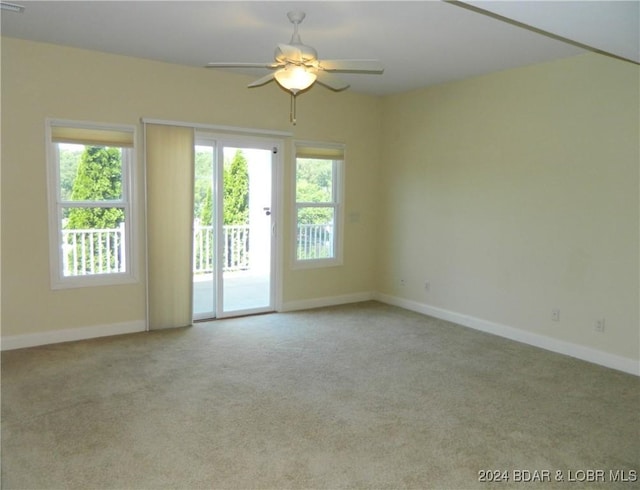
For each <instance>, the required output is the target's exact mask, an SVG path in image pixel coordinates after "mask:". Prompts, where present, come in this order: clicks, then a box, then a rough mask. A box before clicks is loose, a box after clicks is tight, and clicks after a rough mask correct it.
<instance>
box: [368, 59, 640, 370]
mask: <svg viewBox="0 0 640 490" xmlns="http://www.w3.org/2000/svg"><path fill="white" fill-rule="evenodd" d="M638 76H639V70H638V67H637V66H634V65H632V64H630V63H626V62H622V61H618V60H614V59H610V58H606V57H604V56H600V55H595V54H587V55H582V56H578V57H574V58H569V59H566V60H561V61H557V62H553V63H546V64H541V65H535V66H530V67H526V68H521V69H516V70H510V71H506V72H502V73H497V74H492V75H489V76H484V77H479V78H475V79H471V80H467V81H462V82H459V83H449V84H446V85H441V86H437V87H432V88H427V89H423V90H418V91H415V92H411V93H405V94H401V95H397V96H392V97H387V98H385V100H384V123H383V135H384V142H383V163H382V172H383V173H382V179H383V182H385V185H383V186H382V187H381V188H382V189H383V201H382V206H381V208H380V209H381V211H382V223H381V224H382V228H381V231H382V232H383V233H384V236H385V241H383V242H382V243H383V245H382V246H381V248H380V251H379V252H380V253H379V260H378V265H379V266H378V269H377V271H378V289H379V290H380V291H381V292H383V293H385V294H388V295H391V296H396V297H402V298H405V299H407V300H411V301H414V302H417V303H420V304H426V305H430V306H433V307H436V308H441V309H443V310H447V311H452V312H456V313H458V314H463V315H468V316H471V317H474V318H477V319H481V320H485V321H489V322H494V323H496V324H500V325H507V326H510V327H515V328H517V329H522V330H524V331H527V332H531V333H534V334H539V335H543V336H547V337H552V338H555V339H558V340H560V341H568V342H571V343H574V344H579V345H582V346H586V347H590V348H593V349H597V350H600V351H604V352H608V353H611V354H614V355H617V356H622V357H625V358H630V359H638V358H639V352H638V349H639V342H640V341H639V330H640V327H639V324H640V319H639V313H638V303H639V285H638V275H639V261H638V255H639V250H640V248H639V242H638V237H639V223H640V218H639V201H638V196H639V188H638V185H639V172H638V169H639V165H640V164H639V162H640V155H639V135H640V133H639V110H640V109H639V107H640V106H639V88H640V85H639V78H638ZM401 279H404V280H405V285H404V286H402V285H401V283H400V281H401ZM425 281H429V282H430V284H431V289H430V291H428V292H427V291H426V290H425V288H424V282H425ZM554 308H559V309H560V310H561V317H560V321H559V322H553V321H551V311H552V309H554ZM602 317H604V318H606V331H605V333H597V332H596V331H595V329H594V325H595V322H596V320H597V319H598V318H602Z"/></svg>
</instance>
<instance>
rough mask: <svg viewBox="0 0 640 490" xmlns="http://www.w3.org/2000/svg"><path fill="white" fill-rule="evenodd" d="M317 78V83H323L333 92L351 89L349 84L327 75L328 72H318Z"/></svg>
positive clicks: (329, 74)
mask: <svg viewBox="0 0 640 490" xmlns="http://www.w3.org/2000/svg"><path fill="white" fill-rule="evenodd" d="M317 76H318V78H317V79H316V81H317V82H318V83H321V84H322V85H324V86H325V87H329V88H330V89H331V90H335V91H336V92H339V91H340V90H344V89H346V88H349V84H348V83H344V82H343V81H342V80H340V79H339V78H338V77H337V76H335V75H333V74H331V73H327V72H326V71H321V70H320V71H318V73H317Z"/></svg>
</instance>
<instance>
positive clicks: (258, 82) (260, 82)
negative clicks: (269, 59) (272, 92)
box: [247, 73, 275, 88]
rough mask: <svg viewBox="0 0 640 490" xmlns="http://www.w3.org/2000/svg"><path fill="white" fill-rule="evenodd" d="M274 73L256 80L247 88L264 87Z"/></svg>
mask: <svg viewBox="0 0 640 490" xmlns="http://www.w3.org/2000/svg"><path fill="white" fill-rule="evenodd" d="M274 75H275V74H274V73H269V74H268V75H265V76H263V77H262V78H258V79H257V80H255V81H254V82H251V83H250V84H249V85H247V87H249V88H252V87H259V86H260V85H264V84H265V83H269V82H270V81H271V80H273V78H274Z"/></svg>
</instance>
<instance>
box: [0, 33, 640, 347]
mask: <svg viewBox="0 0 640 490" xmlns="http://www.w3.org/2000/svg"><path fill="white" fill-rule="evenodd" d="M251 80H252V78H251V77H243V76H240V75H232V74H225V73H222V72H217V71H212V70H204V69H200V68H191V67H183V66H177V65H170V64H163V63H157V62H152V61H145V60H139V59H134V58H126V57H119V56H112V55H106V54H100V53H95V52H90V51H83V50H77V49H70V48H64V47H57V46H51V45H45V44H39V43H32V42H25V41H18V40H14V39H6V38H5V39H3V43H2V109H3V112H2V130H3V134H2V335H3V336H13V335H21V334H27V333H38V332H47V331H55V330H59V329H67V328H77V327H89V326H93V325H109V324H113V323H118V322H129V321H140V320H144V315H145V290H144V282H143V280H142V279H141V281H140V282H139V283H138V284H134V285H129V286H119V287H101V288H86V289H75V290H58V291H52V290H51V289H50V287H49V263H48V233H47V206H46V177H45V160H44V120H45V118H46V117H55V118H65V119H78V120H88V121H98V122H112V123H122V124H138V127H139V128H140V126H139V120H140V118H141V117H149V118H159V119H169V120H181V121H191V122H197V123H206V124H217V125H230V126H242V127H253V128H264V129H271V130H281V131H292V132H293V133H294V134H295V137H296V138H300V139H313V140H319V141H335V142H344V143H346V145H347V165H346V186H347V191H346V194H345V200H346V210H345V235H346V238H345V246H344V250H345V263H344V266H342V267H333V268H327V269H316V270H292V269H291V267H290V265H291V263H290V253H291V240H290V239H291V234H290V228H291V224H292V223H291V199H292V196H291V179H292V175H291V162H290V152H289V151H287V153H288V154H287V155H286V159H285V160H286V161H285V172H284V173H285V175H284V184H285V185H284V188H283V200H284V203H285V207H286V213H285V222H284V223H283V226H282V227H281V229H283V231H284V232H285V233H284V237H283V244H284V261H283V264H282V279H283V298H282V299H283V301H284V302H285V303H290V304H295V303H296V302H301V303H304V302H305V301H306V300H312V299H314V298H322V297H331V296H339V295H352V294H357V293H361V292H367V291H374V290H378V291H380V292H381V293H383V294H386V295H389V296H392V297H398V298H403V299H406V300H409V301H413V302H415V303H416V304H424V305H429V306H432V307H435V308H441V309H442V310H444V311H451V312H455V313H457V314H461V315H468V316H470V317H474V318H478V319H481V320H486V321H489V322H495V323H496V324H500V325H507V326H510V327H513V328H516V329H521V330H522V331H523V332H530V333H534V334H539V335H543V336H547V337H550V338H553V339H557V340H558V341H567V342H570V343H573V344H578V345H583V346H586V347H590V348H593V349H596V350H599V351H603V352H608V353H611V354H614V355H617V356H622V357H625V358H630V359H638V358H639V352H638V350H639V342H640V340H639V333H638V330H639V327H638V325H639V322H640V318H639V312H638V303H639V292H640V291H639V285H638V275H639V258H638V254H639V252H638V250H639V247H640V244H639V232H640V230H639V226H640V225H639V222H640V217H639V197H638V196H639V189H638V186H639V169H638V167H639V159H640V155H639V145H638V138H639V136H638V135H639V129H640V128H639V127H638V124H639V123H638V119H639V118H638V110H639V109H638V104H639V91H638V86H639V85H638V83H639V80H638V68H637V67H636V66H633V65H631V64H628V63H625V62H621V61H617V60H613V59H609V58H606V57H603V56H599V55H591V54H589V55H583V56H578V57H575V58H569V59H566V60H561V61H557V62H553V63H546V64H541V65H535V66H531V67H525V68H521V69H516V70H510V71H506V72H502V73H497V74H493V75H489V76H485V77H478V78H475V79H471V80H467V81H462V82H457V83H449V84H445V85H441V86H437V87H432V88H427V89H423V90H418V91H414V92H410V93H405V94H400V95H395V96H389V97H384V98H376V97H369V96H364V95H359V94H355V93H352V92H343V93H340V94H335V93H332V92H329V91H328V90H325V89H324V88H322V87H317V88H315V89H313V90H311V91H310V92H309V93H308V94H305V95H303V96H302V97H301V98H300V99H299V102H298V120H299V122H298V125H297V126H295V127H293V126H291V125H290V124H289V122H288V110H289V100H288V97H287V95H286V94H285V93H283V92H282V91H281V90H280V89H278V88H277V87H276V86H275V84H271V85H268V86H265V87H262V88H259V89H254V90H248V89H246V88H245V84H246V83H248V82H249V81H251ZM138 136H140V134H139V135H138ZM138 141H139V143H140V142H141V140H140V138H139V140H138ZM139 148H141V145H139ZM289 149H290V146H288V150H289ZM137 163H138V170H139V175H138V177H141V175H140V170H141V168H142V155H141V153H140V154H139V158H138V162H137ZM138 189H139V190H141V189H142V181H141V179H139V180H138ZM139 204H141V203H139ZM141 209H142V208H141V207H139V216H138V217H139V218H140V220H139V227H138V228H139V231H140V232H141V233H142V230H143V221H142V219H143V218H144V216H143V214H142V211H141ZM138 259H139V260H140V261H141V263H144V247H143V244H142V243H141V244H140V247H139V250H138ZM140 272H141V278H143V277H144V270H141V271H140ZM401 279H404V282H405V285H401V284H400V280H401ZM427 280H428V281H429V282H430V283H431V290H430V291H429V292H427V291H425V289H424V281H427ZM554 308H559V309H560V310H561V319H560V322H552V321H551V310H552V309H554ZM602 317H604V318H606V332H605V333H604V334H602V333H597V332H595V329H594V323H595V321H596V319H598V318H602Z"/></svg>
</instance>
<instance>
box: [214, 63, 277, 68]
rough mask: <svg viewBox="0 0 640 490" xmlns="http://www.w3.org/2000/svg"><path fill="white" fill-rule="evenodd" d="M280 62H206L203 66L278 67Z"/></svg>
mask: <svg viewBox="0 0 640 490" xmlns="http://www.w3.org/2000/svg"><path fill="white" fill-rule="evenodd" d="M282 66H284V65H282V64H281V63H226V62H220V63H207V65H206V66H205V68H270V69H274V68H280V67H282Z"/></svg>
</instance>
